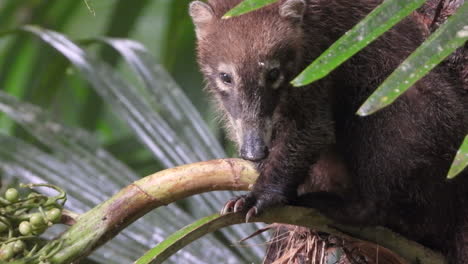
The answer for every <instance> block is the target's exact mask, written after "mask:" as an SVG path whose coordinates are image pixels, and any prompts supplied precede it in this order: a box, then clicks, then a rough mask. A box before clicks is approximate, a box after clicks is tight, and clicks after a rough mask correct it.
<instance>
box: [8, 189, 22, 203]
mask: <svg viewBox="0 0 468 264" xmlns="http://www.w3.org/2000/svg"><path fill="white" fill-rule="evenodd" d="M5 198H6V199H7V200H8V201H10V202H12V203H14V202H16V201H18V198H19V192H18V190H16V189H15V188H10V189H8V190H7V191H6V192H5Z"/></svg>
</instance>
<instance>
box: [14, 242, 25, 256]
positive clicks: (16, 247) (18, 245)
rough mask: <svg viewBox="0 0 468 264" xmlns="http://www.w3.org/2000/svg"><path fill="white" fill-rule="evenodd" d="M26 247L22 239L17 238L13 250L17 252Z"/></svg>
mask: <svg viewBox="0 0 468 264" xmlns="http://www.w3.org/2000/svg"><path fill="white" fill-rule="evenodd" d="M25 247H26V245H25V244H24V242H23V241H22V240H16V241H15V242H13V252H14V253H15V254H18V253H20V252H23V250H24V248H25Z"/></svg>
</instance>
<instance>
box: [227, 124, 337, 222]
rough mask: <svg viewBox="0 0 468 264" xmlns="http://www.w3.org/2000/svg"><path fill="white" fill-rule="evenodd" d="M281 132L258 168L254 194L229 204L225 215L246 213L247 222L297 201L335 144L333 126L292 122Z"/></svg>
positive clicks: (232, 200) (241, 197) (237, 198)
mask: <svg viewBox="0 0 468 264" xmlns="http://www.w3.org/2000/svg"><path fill="white" fill-rule="evenodd" d="M279 131H280V132H278V134H277V135H276V136H275V140H274V141H273V146H272V147H271V148H270V153H269V155H268V157H267V159H266V160H265V161H263V162H261V163H260V164H259V166H258V170H259V172H260V176H259V178H258V179H257V181H256V183H255V185H254V187H253V190H252V192H250V193H249V194H247V195H242V196H240V197H235V198H234V199H231V200H230V201H228V202H227V203H226V205H225V206H224V208H223V210H222V213H223V214H224V213H228V212H237V211H242V210H246V211H247V215H246V220H247V221H248V219H249V218H250V217H251V216H252V215H256V214H258V213H260V212H261V211H263V210H264V209H265V208H268V207H273V206H277V205H282V204H289V203H291V202H292V201H294V200H295V199H296V198H297V189H298V186H299V185H300V184H302V183H304V181H305V178H306V177H307V176H308V175H309V170H310V166H311V164H314V163H315V162H316V161H317V160H318V159H319V156H320V153H321V151H323V150H324V149H326V148H327V147H328V146H329V145H330V142H333V130H332V129H331V123H320V122H315V123H314V124H311V125H308V126H302V127H297V126H296V125H295V124H294V122H291V121H289V122H288V126H287V127H282V128H281V129H279Z"/></svg>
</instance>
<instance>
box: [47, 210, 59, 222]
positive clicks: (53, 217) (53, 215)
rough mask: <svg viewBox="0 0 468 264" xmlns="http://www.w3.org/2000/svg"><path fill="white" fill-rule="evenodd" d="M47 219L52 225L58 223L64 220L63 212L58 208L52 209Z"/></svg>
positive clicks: (48, 212)
mask: <svg viewBox="0 0 468 264" xmlns="http://www.w3.org/2000/svg"><path fill="white" fill-rule="evenodd" d="M46 217H47V219H48V220H49V221H51V222H52V223H57V222H59V221H60V219H61V218H62V211H61V210H60V209H58V208H52V209H50V210H48V211H47V212H46Z"/></svg>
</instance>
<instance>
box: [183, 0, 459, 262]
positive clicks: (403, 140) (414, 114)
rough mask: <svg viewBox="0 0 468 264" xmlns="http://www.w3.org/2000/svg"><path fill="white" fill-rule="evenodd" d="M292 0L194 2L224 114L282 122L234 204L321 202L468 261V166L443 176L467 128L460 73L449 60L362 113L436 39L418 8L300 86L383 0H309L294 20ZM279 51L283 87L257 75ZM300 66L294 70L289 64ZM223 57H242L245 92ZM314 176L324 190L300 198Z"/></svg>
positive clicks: (204, 57)
mask: <svg viewBox="0 0 468 264" xmlns="http://www.w3.org/2000/svg"><path fill="white" fill-rule="evenodd" d="M288 2H291V0H281V1H280V2H279V3H277V4H273V5H270V6H268V7H266V8H263V9H260V10H258V11H255V12H252V13H249V14H246V15H243V16H240V17H236V18H232V19H228V20H221V19H220V17H221V16H222V15H223V14H224V13H225V12H226V11H228V10H229V9H230V8H231V7H233V6H234V5H236V4H237V3H239V0H210V1H209V6H195V5H197V4H195V5H193V6H192V10H191V15H192V17H194V20H195V24H196V25H197V35H198V55H199V62H200V65H201V68H202V70H203V72H204V73H205V76H206V78H207V81H208V84H209V89H211V90H212V91H213V93H214V94H215V97H216V98H217V99H218V101H219V102H221V106H222V108H223V111H225V112H226V113H227V115H228V116H230V117H231V118H232V117H233V116H234V118H235V119H242V120H243V121H245V122H246V124H251V123H252V122H259V123H262V122H264V121H263V120H264V119H265V118H266V117H273V121H274V122H273V125H272V127H273V135H272V139H271V143H269V144H267V145H268V148H269V154H268V156H267V157H266V158H265V159H263V160H261V161H260V162H259V170H260V177H259V179H258V181H257V183H256V184H255V186H254V190H253V192H251V193H250V194H249V195H247V196H246V197H244V198H242V199H240V200H239V199H236V200H233V201H232V202H230V203H229V206H228V207H233V206H234V204H235V203H236V202H239V201H240V203H238V204H237V205H239V206H241V205H243V207H244V208H246V209H249V208H257V209H258V210H259V211H261V210H262V209H263V208H265V207H268V206H274V205H278V204H282V203H295V204H301V205H305V206H312V207H315V208H318V209H320V210H322V211H323V212H324V213H325V214H327V215H328V216H330V217H332V218H335V219H337V220H338V221H342V222H343V223H352V224H365V225H369V224H376V225H383V226H387V227H389V228H391V229H393V230H394V231H396V232H399V233H401V234H403V235H405V236H406V237H408V238H410V239H413V240H415V241H418V242H420V243H422V244H424V245H426V246H428V247H431V248H433V249H437V250H440V251H441V252H443V253H444V254H445V255H447V256H448V257H449V259H450V262H451V263H456V264H467V263H468V209H467V208H468V204H467V202H468V173H467V171H466V170H465V172H464V173H463V175H460V176H458V177H457V178H456V179H454V180H451V181H448V180H446V177H445V175H446V173H447V171H448V169H449V166H450V164H451V161H452V159H453V157H454V155H455V153H456V150H457V148H458V147H459V146H460V144H461V142H462V139H463V137H464V135H465V134H466V133H467V132H468V95H467V94H466V90H464V89H463V83H462V80H460V78H453V76H454V75H453V73H452V72H450V70H449V69H448V67H446V66H444V65H442V66H440V67H437V68H435V69H434V70H433V71H431V73H430V74H428V75H427V76H426V77H424V78H423V79H422V80H420V81H419V82H417V83H416V84H415V85H414V86H413V87H412V88H411V89H410V90H409V91H408V92H407V93H405V94H404V95H403V96H402V97H401V98H399V99H398V100H397V101H396V102H395V103H393V104H392V105H391V106H389V107H387V108H385V109H383V110H381V111H379V112H377V113H376V114H373V115H371V116H368V117H359V116H357V115H356V114H355V113H356V110H357V109H358V107H359V106H360V105H361V104H362V103H363V102H364V101H365V99H366V98H367V97H368V96H369V95H370V94H371V93H372V91H373V90H375V88H377V87H378V85H379V84H380V83H381V82H382V81H383V80H384V79H385V78H386V77H387V76H388V75H389V74H390V73H391V72H392V71H393V70H394V69H395V68H396V67H397V66H398V65H399V64H400V63H401V62H402V61H403V60H404V59H405V58H406V57H407V56H408V55H409V54H410V53H411V52H412V51H414V49H415V48H416V47H418V46H419V45H420V44H421V43H422V42H423V40H424V39H425V37H426V36H427V34H426V33H427V32H425V31H424V28H423V27H421V24H420V23H418V20H417V17H416V16H415V15H413V16H409V17H408V18H407V19H405V20H403V21H402V22H401V23H399V24H398V25H396V26H395V27H394V28H393V29H391V30H390V31H389V32H387V33H385V34H384V35H383V36H382V37H380V38H379V39H377V40H376V41H375V42H373V43H372V44H370V45H369V46H368V47H367V48H365V49H364V50H363V51H361V52H359V53H358V54H357V55H355V56H354V57H353V58H351V59H350V60H348V61H347V62H346V63H344V64H343V65H342V66H340V67H339V68H338V69H337V70H335V71H334V72H333V73H332V74H330V75H329V76H328V77H327V78H325V79H324V80H322V81H320V82H317V83H315V84H313V85H311V86H310V87H306V88H292V87H290V86H289V84H288V81H290V80H291V78H292V77H294V76H295V75H296V74H297V73H298V72H299V71H300V70H301V69H302V68H304V67H305V66H306V65H308V64H309V63H310V62H311V61H312V60H313V59H314V58H316V57H317V56H318V55H319V54H320V53H321V52H323V51H324V50H325V49H326V48H327V47H329V46H330V45H331V44H332V43H333V42H334V41H335V40H337V39H338V38H339V37H340V36H341V35H343V34H344V33H345V32H346V31H347V30H348V29H350V28H351V27H352V26H353V25H355V24H356V23H357V22H359V21H360V20H361V19H362V18H363V17H364V16H365V15H366V14H368V13H369V12H370V11H371V10H372V9H373V8H375V6H376V5H378V4H379V3H380V1H378V0H308V1H306V2H307V7H306V9H305V13H304V15H303V18H302V20H301V19H296V17H295V16H294V14H299V13H300V12H299V13H294V11H297V8H299V9H300V6H299V7H298V6H294V7H293V8H292V9H290V10H288V11H291V10H292V12H293V15H292V16H280V15H279V13H280V10H282V7H283V6H284V5H285V4H288ZM294 2H296V3H297V2H300V1H294ZM197 8H199V9H197ZM205 8H208V9H210V8H211V9H210V10H211V11H210V12H212V13H203V12H204V11H206V10H204V9H205ZM200 12H201V15H200ZM210 14H211V15H213V17H212V18H211V19H208V20H207V19H206V18H207V16H208V17H210ZM200 17H201V18H200ZM199 18H200V19H199ZM197 19H198V20H197ZM270 58H277V59H278V60H279V61H280V62H281V63H280V64H281V70H282V72H283V74H284V77H285V80H284V82H283V83H282V86H281V87H280V88H279V89H277V90H274V91H273V90H272V89H271V88H270V87H268V85H264V86H262V85H259V84H258V82H257V79H258V78H259V74H258V71H259V70H260V69H259V68H258V66H257V64H258V62H259V61H264V60H268V59H270ZM290 61H292V62H293V63H294V65H293V67H289V68H287V67H283V65H286V64H287V63H288V62H290ZM220 62H223V63H232V64H234V65H235V66H236V69H237V71H238V74H239V76H241V77H242V81H239V83H240V84H238V85H237V84H236V86H235V87H233V88H232V90H234V88H235V89H236V91H235V94H234V92H233V93H232V94H227V93H231V90H230V91H229V92H226V91H224V90H223V91H221V90H219V87H217V86H219V85H217V78H218V72H217V70H216V69H217V67H218V66H217V65H218V64H219V63H220ZM462 68H463V67H462ZM252 105H255V107H252ZM234 123H235V122H232V123H231V126H232V124H234ZM332 124H333V125H332ZM260 126H264V125H263V123H262V125H260ZM235 140H236V141H238V143H239V144H241V143H242V142H239V137H237V138H236V139H235ZM334 140H336V141H335V142H334ZM308 176H310V177H311V179H310V181H309V183H310V185H311V187H312V188H311V189H309V190H313V191H314V192H312V193H308V194H305V195H304V196H300V197H299V198H298V196H297V189H298V186H299V185H300V184H301V183H304V182H305V181H306V178H307V177H308Z"/></svg>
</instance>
